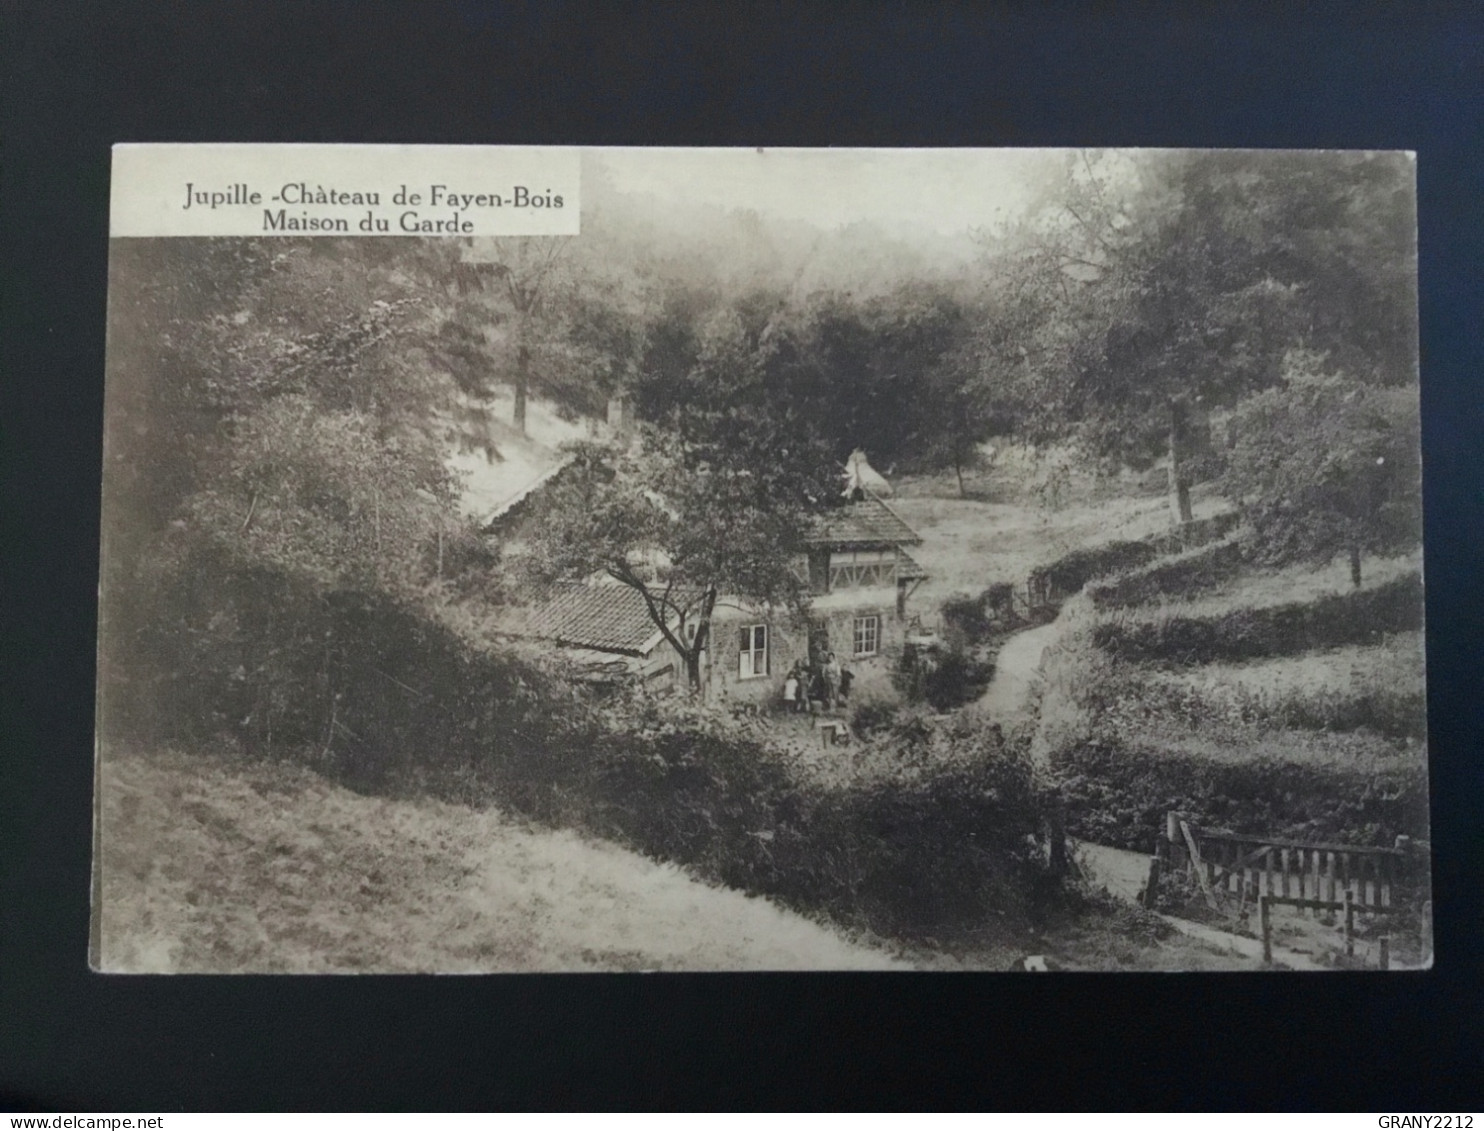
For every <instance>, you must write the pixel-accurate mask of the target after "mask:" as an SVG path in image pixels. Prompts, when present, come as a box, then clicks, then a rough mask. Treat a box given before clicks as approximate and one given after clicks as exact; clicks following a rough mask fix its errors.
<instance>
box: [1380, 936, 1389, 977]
mask: <svg viewBox="0 0 1484 1131" xmlns="http://www.w3.org/2000/svg"><path fill="white" fill-rule="evenodd" d="M1381 969H1382V970H1390V969H1391V940H1390V939H1389V938H1387V937H1386V936H1385V935H1382V936H1381Z"/></svg>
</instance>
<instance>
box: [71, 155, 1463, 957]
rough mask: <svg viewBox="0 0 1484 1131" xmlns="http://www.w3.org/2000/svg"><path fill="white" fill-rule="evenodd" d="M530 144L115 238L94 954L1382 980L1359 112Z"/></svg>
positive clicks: (1407, 680) (1364, 185)
mask: <svg viewBox="0 0 1484 1131" xmlns="http://www.w3.org/2000/svg"><path fill="white" fill-rule="evenodd" d="M177 148H178V149H179V150H188V149H190V148H192V147H189V146H181V147H177ZM325 148H332V147H325ZM408 148H412V147H408ZM563 152H564V153H565V154H566V155H567V157H571V158H572V160H573V167H574V169H575V170H576V173H575V174H574V175H575V176H576V177H577V179H578V181H580V192H573V191H570V190H567V189H563V188H561V187H560V186H558V187H556V188H552V187H548V185H547V183H545V182H537V181H532V182H531V183H529V184H519V185H516V186H514V188H511V187H510V186H507V185H504V184H482V183H481V184H468V185H456V184H442V183H439V184H433V185H429V184H421V185H419V184H417V183H415V182H412V181H411V180H410V178H408V177H404V178H402V181H404V182H407V183H402V184H400V187H401V189H402V190H403V193H404V194H405V195H406V196H407V198H408V200H406V201H397V200H394V199H393V194H392V193H390V192H388V191H386V190H384V189H383V188H382V187H381V182H379V181H375V180H374V178H370V177H368V178H367V180H366V182H365V183H364V184H339V183H336V184H330V183H323V184H320V183H316V181H315V180H314V179H313V178H312V177H310V178H307V179H304V180H293V181H286V182H285V183H282V184H279V183H274V184H272V185H271V186H269V188H267V189H265V190H264V192H265V193H270V194H272V196H273V199H272V200H266V199H265V201H264V202H263V203H262V204H261V206H258V205H253V204H251V202H250V199H249V198H250V196H251V194H252V193H253V192H255V191H256V190H255V189H254V188H253V186H250V185H248V184H247V183H245V182H242V181H239V180H237V179H234V178H232V177H224V178H216V177H214V176H213V175H212V170H211V167H210V161H209V159H205V158H203V160H202V164H201V177H200V178H199V179H197V180H192V181H186V180H182V181H181V182H180V184H179V185H178V190H179V191H178V193H177V192H176V187H177V186H176V185H175V182H174V181H173V180H172V181H171V182H170V184H171V186H172V187H171V194H170V195H169V196H168V198H166V197H163V196H162V198H161V199H162V200H165V199H168V206H169V207H170V208H171V209H172V210H173V211H174V212H176V213H179V214H185V213H187V212H191V213H194V214H195V215H199V214H200V210H205V211H207V212H210V211H211V210H214V209H218V208H221V209H223V210H225V209H228V208H233V209H240V210H243V211H242V212H241V214H242V215H247V216H250V217H251V218H252V222H253V224H254V225H255V227H254V229H253V230H254V231H256V232H257V234H246V233H245V232H238V233H237V234H230V235H195V234H193V235H150V234H133V233H131V234H120V231H119V229H117V228H116V229H115V232H114V236H113V238H112V239H111V241H110V245H109V281H108V315H107V317H108V325H107V335H108V337H107V364H106V390H105V408H104V426H105V427H104V437H103V485H102V487H103V496H102V532H101V579H100V589H99V594H100V601H99V640H98V710H97V767H96V798H95V814H94V816H95V838H94V843H95V857H94V862H93V863H94V877H93V905H92V912H93V918H92V931H93V934H92V939H91V946H90V958H91V964H92V966H93V968H94V969H95V970H97V971H99V972H103V973H108V974H167V973H208V974H233V973H244V974H248V973H285V974H399V973H400V974H405V973H428V974H434V973H436V974H503V973H542V972H553V973H554V972H592V973H600V972H673V971H782V970H820V971H835V970H842V971H843V970H879V971H903V972H907V971H970V970H972V971H996V972H1004V973H1006V974H1010V973H1055V972H1059V971H1098V972H1109V973H1113V972H1129V971H1140V972H1153V971H1161V972H1170V973H1181V972H1189V971H1263V970H1293V971H1312V972H1324V971H1341V970H1350V971H1372V972H1380V971H1399V970H1418V969H1428V968H1430V967H1431V965H1432V958H1433V955H1432V903H1431V898H1432V896H1431V884H1430V874H1431V867H1432V864H1431V844H1430V830H1429V818H1428V813H1429V809H1428V761H1427V734H1426V719H1427V712H1426V706H1425V702H1426V701H1425V693H1424V661H1423V655H1424V652H1423V629H1424V625H1423V579H1422V578H1423V566H1422V558H1423V551H1422V506H1421V484H1422V467H1421V457H1420V439H1419V365H1418V290H1417V214H1416V187H1415V185H1416V162H1415V159H1414V156H1413V155H1412V154H1409V153H1405V152H1395V151H1379V152H1372V151H1358V150H1240V149H1231V150H1222V149H1200V150H1196V149H1189V150H1186V149H897V150H890V149H845V148H842V149H835V150H823V149H769V148H763V149H749V148H735V149H646V148H630V149H624V148H592V149H584V150H581V151H573V150H569V151H563ZM562 159H563V160H565V159H566V158H565V157H564V158H562ZM553 161H554V162H556V161H557V158H556V157H553ZM558 165H559V162H557V164H553V165H552V168H557V167H558ZM172 168H173V166H172ZM172 175H173V174H172ZM394 187H396V186H394ZM411 189H416V190H417V191H419V192H421V193H422V198H421V200H420V203H418V204H416V205H413V204H411V203H409V202H408V201H410V199H411V195H412V193H411V191H410V190H411ZM501 193H507V194H508V195H506V196H504V197H502V196H501V195H500V194H501ZM352 197H354V198H355V199H351V198H352ZM373 198H374V199H373ZM502 201H503V205H502ZM492 202H493V203H492ZM125 203H127V202H125ZM502 206H505V207H509V208H515V209H519V210H523V211H522V212H521V214H522V215H524V214H530V215H533V216H539V218H540V222H541V223H544V224H547V225H548V228H547V230H550V231H555V232H558V233H559V234H510V235H488V234H482V233H481V231H479V230H478V229H477V227H476V224H475V222H474V221H472V220H468V219H466V215H471V214H473V213H474V211H476V210H478V209H480V208H485V209H492V208H498V207H502ZM114 207H115V210H116V212H117V210H118V209H119V207H120V190H119V188H118V185H117V183H116V185H115V195H114ZM346 210H348V211H346ZM373 210H374V211H373ZM361 212H364V214H365V216H366V221H365V222H366V223H369V224H370V225H371V226H370V227H369V228H361V229H360V230H357V223H356V221H354V220H350V221H348V222H347V221H346V220H345V219H343V218H342V217H343V216H355V215H358V214H360V213H361ZM559 212H560V214H561V215H560V224H558V223H556V220H554V219H553V218H555V217H557V216H558V213H559ZM260 213H261V216H260V215H259V214H260ZM140 214H141V215H144V212H142V211H141V212H140ZM383 215H384V216H385V217H386V218H387V219H386V220H385V224H386V225H387V226H386V227H385V228H384V229H383V228H379V227H377V224H378V223H380V222H381V221H380V220H379V219H378V218H379V217H381V216H383ZM409 216H410V217H411V219H408V217H409ZM193 219H194V216H193ZM259 224H261V230H259V229H258V227H256V225H259ZM141 230H142V229H141Z"/></svg>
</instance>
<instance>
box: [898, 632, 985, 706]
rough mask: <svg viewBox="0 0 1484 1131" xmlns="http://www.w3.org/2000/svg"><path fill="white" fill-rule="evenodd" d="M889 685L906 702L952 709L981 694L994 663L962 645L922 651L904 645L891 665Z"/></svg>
mask: <svg viewBox="0 0 1484 1131" xmlns="http://www.w3.org/2000/svg"><path fill="white" fill-rule="evenodd" d="M891 678H892V685H893V686H894V687H895V688H896V689H897V691H898V692H900V693H901V695H902V697H903V698H904V699H906V700H907V702H908V703H923V702H926V703H929V704H931V705H932V706H933V707H934V708H935V709H937V710H939V711H951V710H952V709H953V708H955V707H962V706H963V705H964V704H965V703H971V702H973V701H974V700H975V699H977V698H979V696H981V695H983V694H984V689H985V688H987V687H988V686H989V681H990V680H991V679H992V678H994V664H993V663H991V662H989V661H987V660H980V659H976V658H975V657H974V656H972V655H970V654H969V653H968V652H967V651H966V650H965V649H964V648H963V647H962V646H958V647H950V648H944V649H936V650H934V651H931V652H923V651H919V650H917V649H906V650H904V651H903V653H902V656H901V658H900V660H898V662H897V663H896V665H895V666H894V667H893V669H892V673H891Z"/></svg>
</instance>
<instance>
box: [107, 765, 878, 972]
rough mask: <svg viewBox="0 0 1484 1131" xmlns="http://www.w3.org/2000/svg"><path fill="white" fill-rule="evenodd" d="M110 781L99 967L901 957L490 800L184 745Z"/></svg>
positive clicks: (479, 968) (441, 967) (756, 963)
mask: <svg viewBox="0 0 1484 1131" xmlns="http://www.w3.org/2000/svg"><path fill="white" fill-rule="evenodd" d="M101 775H102V783H101V784H102V793H101V796H102V798H103V802H104V809H103V815H102V819H103V822H104V830H105V832H106V837H105V838H104V841H103V843H104V851H103V856H102V875H103V889H102V897H103V898H102V901H101V914H102V954H101V956H100V958H101V961H98V962H97V963H96V965H97V966H98V968H99V969H101V970H104V971H109V972H133V973H160V972H182V973H184V972H191V971H211V972H237V973H249V972H263V973H269V972H271V973H326V972H347V971H349V972H365V973H373V972H375V973H417V972H440V973H481V972H493V971H500V972H522V971H524V972H535V971H573V972H584V971H617V970H630V971H635V970H692V971H695V970H720V969H726V970H798V969H819V968H826V969H837V970H838V969H856V970H864V969H889V968H893V967H896V966H899V965H905V964H904V963H901V962H899V961H898V960H897V959H894V958H893V957H892V956H890V955H888V954H886V953H885V952H883V951H880V950H874V949H871V948H869V947H866V946H861V945H856V944H853V943H851V942H849V941H847V940H845V939H844V938H842V937H840V936H839V935H836V934H834V933H832V932H830V931H828V930H826V929H825V928H824V927H821V926H819V925H817V924H815V923H812V922H810V921H809V920H807V919H805V918H803V917H802V916H799V915H796V914H793V913H789V912H785V911H782V910H780V909H778V908H777V907H775V906H774V905H773V904H771V903H768V902H767V901H765V900H761V899H754V898H750V897H747V896H744V895H742V894H741V893H739V892H734V891H729V890H726V889H721V888H715V887H710V886H707V885H705V884H702V883H700V882H698V881H696V880H694V879H691V878H690V877H689V876H687V875H686V874H685V873H684V872H682V871H681V870H680V869H678V868H676V867H674V866H672V865H662V864H657V863H655V862H653V861H651V860H647V859H645V858H644V857H641V856H638V855H636V854H635V853H632V852H628V851H625V850H623V849H620V848H618V847H616V846H614V845H611V844H606V843H603V842H601V841H595V840H591V839H587V838H584V837H581V836H579V835H577V834H575V833H572V832H567V831H562V832H553V831H547V830H537V829H532V828H529V827H526V826H522V825H520V824H518V823H516V822H514V821H512V820H510V819H509V818H507V817H505V816H503V815H501V814H500V813H498V812H495V811H492V810H475V809H470V808H467V807H464V806H460V805H453V804H447V803H443V802H437V801H432V800H418V801H403V800H385V799H379V798H371V797H364V796H360V795H358V794H355V793H352V792H350V791H349V790H346V789H344V788H341V787H339V786H336V785H333V784H331V783H330V782H328V781H327V780H325V779H324V778H322V777H320V776H318V775H316V774H313V773H311V772H309V771H308V770H304V769H299V768H295V767H291V766H289V765H286V764H272V765H270V764H264V763H243V762H236V761H230V762H229V761H224V760H221V759H218V758H213V757H207V756H202V755H185V754H180V753H154V754H149V755H137V754H136V755H125V756H116V757H112V758H110V759H109V760H107V762H106V763H105V764H104V766H103V767H102V770H101Z"/></svg>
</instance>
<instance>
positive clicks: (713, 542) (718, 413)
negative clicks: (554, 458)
mask: <svg viewBox="0 0 1484 1131" xmlns="http://www.w3.org/2000/svg"><path fill="white" fill-rule="evenodd" d="M694 347H695V352H696V362H695V364H694V366H693V367H692V371H690V372H688V373H687V374H686V377H685V380H686V384H687V386H688V387H690V388H692V389H694V390H696V395H695V397H694V399H693V400H692V401H691V402H690V404H689V406H688V409H687V411H684V412H680V411H676V412H673V413H671V414H670V415H669V416H668V417H667V421H666V423H665V424H663V425H660V426H653V425H651V426H649V427H646V428H645V429H644V430H643V433H642V436H641V438H640V441H639V442H638V443H637V444H632V445H628V446H624V447H603V446H596V445H581V446H578V447H577V448H576V449H575V456H576V459H575V460H574V463H573V465H572V467H571V468H570V469H569V470H568V472H567V473H565V474H564V475H563V476H562V477H561V478H560V479H559V480H558V481H557V482H556V483H555V484H554V485H553V487H552V488H551V490H550V492H549V498H548V500H547V501H546V504H545V505H544V507H543V513H542V515H541V519H540V521H539V522H537V523H535V524H533V525H534V527H535V535H534V541H533V545H532V547H531V551H530V554H529V557H528V559H527V568H528V569H529V570H530V572H531V573H532V574H533V575H534V576H536V577H537V578H543V579H558V578H564V579H584V578H588V577H591V576H593V575H595V574H597V575H606V576H607V577H608V578H610V579H612V580H614V581H616V582H619V583H621V584H624V585H627V586H629V587H631V588H633V589H635V590H636V591H638V592H639V593H641V594H642V595H643V596H644V599H645V601H646V604H647V606H648V609H649V612H650V616H651V619H652V620H653V621H654V624H655V626H656V628H657V629H658V630H659V631H660V632H661V633H662V634H663V635H664V637H665V639H666V640H667V641H668V642H669V644H670V645H671V647H673V648H674V649H675V651H676V653H677V654H678V655H679V656H680V657H681V659H682V660H683V661H684V663H685V666H686V672H687V675H688V678H689V681H690V684H691V687H692V688H693V689H699V687H700V680H701V668H700V664H701V656H702V655H703V654H704V653H705V651H706V648H707V646H708V643H709V638H710V628H711V617H712V613H713V612H714V610H715V608H716V603H717V601H718V600H721V599H725V598H728V597H730V598H736V599H739V600H744V601H747V602H749V603H758V604H764V605H768V606H771V607H776V608H785V609H790V610H792V611H793V612H794V613H796V614H800V615H801V614H802V610H803V608H804V605H805V603H806V602H807V583H806V582H805V580H804V579H803V578H801V577H800V575H799V573H798V572H796V570H795V568H794V565H795V562H796V560H797V559H798V558H799V557H800V556H801V555H802V554H803V552H804V542H803V537H804V531H805V528H806V523H807V516H808V514H809V513H810V512H811V511H813V510H816V509H817V508H818V507H820V506H821V505H824V504H825V502H826V500H829V499H831V498H832V497H833V496H835V495H837V494H838V483H837V481H836V477H835V463H834V461H833V460H832V459H831V458H830V455H829V452H828V449H827V448H826V447H825V445H823V444H822V443H821V442H820V441H819V440H818V439H817V438H816V437H815V436H814V435H813V433H812V431H811V430H810V428H809V427H808V422H807V421H803V420H800V419H799V418H798V417H797V416H793V415H790V414H788V413H787V412H780V411H778V409H777V406H776V405H772V404H770V403H769V402H768V401H767V400H766V399H765V398H761V397H758V396H757V395H756V390H757V388H758V385H759V382H760V381H761V380H762V373H763V370H764V369H765V362H766V351H765V350H763V351H760V350H759V349H758V347H757V346H756V344H755V342H754V340H753V338H752V336H750V335H749V334H748V332H747V330H746V328H745V327H744V326H743V325H742V322H741V320H740V319H739V318H738V317H736V316H735V315H734V314H733V313H731V312H728V311H723V312H720V313H719V314H717V315H716V316H715V317H713V318H712V319H711V320H710V321H709V322H707V323H706V324H705V325H704V326H702V327H701V328H700V330H699V331H698V332H697V338H696V341H695V343H694Z"/></svg>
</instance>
